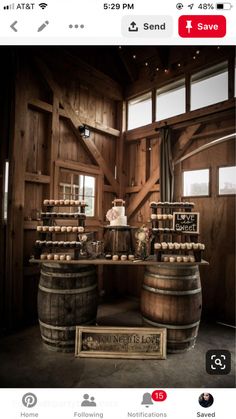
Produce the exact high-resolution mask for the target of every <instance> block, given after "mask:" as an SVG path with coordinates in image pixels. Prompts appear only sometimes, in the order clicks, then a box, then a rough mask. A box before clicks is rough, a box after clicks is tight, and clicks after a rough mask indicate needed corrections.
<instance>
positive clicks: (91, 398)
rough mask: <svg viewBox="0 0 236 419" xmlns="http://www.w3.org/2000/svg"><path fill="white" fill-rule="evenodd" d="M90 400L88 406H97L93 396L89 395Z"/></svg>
mask: <svg viewBox="0 0 236 419" xmlns="http://www.w3.org/2000/svg"><path fill="white" fill-rule="evenodd" d="M90 400H91V401H90V406H97V405H96V403H95V401H94V400H95V398H94V397H90Z"/></svg>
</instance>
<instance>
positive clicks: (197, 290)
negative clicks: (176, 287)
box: [143, 284, 202, 296]
mask: <svg viewBox="0 0 236 419" xmlns="http://www.w3.org/2000/svg"><path fill="white" fill-rule="evenodd" d="M143 289H145V290H146V291H150V292H153V293H155V294H166V295H181V296H182V295H193V294H199V293H200V292H201V290H202V289H201V288H197V289H195V290H189V291H166V290H160V289H158V288H153V287H149V286H148V285H145V284H144V285H143Z"/></svg>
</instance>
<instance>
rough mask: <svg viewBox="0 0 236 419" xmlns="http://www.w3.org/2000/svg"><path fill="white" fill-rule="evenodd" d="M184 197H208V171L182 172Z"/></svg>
mask: <svg viewBox="0 0 236 419" xmlns="http://www.w3.org/2000/svg"><path fill="white" fill-rule="evenodd" d="M183 181H184V188H183V189H184V196H209V169H203V170H189V171H187V172H183Z"/></svg>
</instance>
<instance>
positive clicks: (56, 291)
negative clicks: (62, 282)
mask: <svg viewBox="0 0 236 419" xmlns="http://www.w3.org/2000/svg"><path fill="white" fill-rule="evenodd" d="M96 288H97V284H95V285H91V286H90V287H84V288H77V289H72V290H67V289H64V290H62V289H56V288H55V289H54V288H53V289H52V288H46V287H43V286H42V285H41V284H39V289H40V290H41V291H44V292H47V293H48V294H63V295H66V294H67V295H68V294H70V295H73V294H83V293H85V292H88V291H92V290H95V289H96Z"/></svg>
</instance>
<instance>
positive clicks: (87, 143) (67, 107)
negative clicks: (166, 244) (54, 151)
mask: <svg viewBox="0 0 236 419" xmlns="http://www.w3.org/2000/svg"><path fill="white" fill-rule="evenodd" d="M35 62H36V64H37V67H38V69H39V70H40V72H41V74H42V76H43V77H44V79H45V80H46V82H47V83H48V85H49V87H50V88H51V90H52V91H53V93H54V95H55V96H56V97H57V98H58V100H59V101H60V103H61V105H62V106H63V108H64V111H65V114H66V116H67V118H68V119H69V121H70V123H71V126H72V127H73V128H74V133H75V134H76V136H77V138H78V139H79V140H80V142H81V143H82V144H83V146H84V147H85V149H86V150H87V151H88V152H89V154H90V155H91V157H92V158H93V159H94V160H95V161H96V163H97V164H98V166H99V167H100V168H101V170H102V171H103V173H104V175H105V176H106V178H107V180H108V181H109V182H110V184H111V186H112V187H113V188H114V190H115V191H116V192H117V193H118V190H119V184H118V182H117V181H116V180H115V178H114V176H113V173H112V172H111V170H110V168H109V167H108V165H107V163H106V161H105V160H104V158H103V157H102V155H101V153H100V151H99V150H98V149H97V147H96V146H95V144H94V142H93V141H92V140H91V139H90V138H87V139H86V140H85V139H84V138H83V137H82V136H81V134H80V132H79V130H78V128H79V127H80V126H81V125H83V122H82V121H81V120H80V118H79V116H78V115H77V114H76V112H75V110H74V109H73V108H72V106H71V104H70V103H69V102H68V101H67V100H66V99H65V98H64V97H63V93H62V91H61V89H60V87H59V86H58V85H57V83H56V82H55V81H54V79H53V76H52V74H51V72H50V70H49V69H48V67H47V66H46V64H45V63H43V62H42V61H41V60H40V59H38V58H35Z"/></svg>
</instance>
